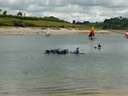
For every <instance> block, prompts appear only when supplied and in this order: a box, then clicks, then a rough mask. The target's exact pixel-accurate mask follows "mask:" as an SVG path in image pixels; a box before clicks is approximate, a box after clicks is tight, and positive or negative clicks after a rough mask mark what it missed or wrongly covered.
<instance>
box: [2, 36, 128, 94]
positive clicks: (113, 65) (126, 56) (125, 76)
mask: <svg viewBox="0 0 128 96" xmlns="http://www.w3.org/2000/svg"><path fill="white" fill-rule="evenodd" d="M98 42H100V43H101V44H102V45H103V48H102V50H95V49H94V48H93V47H94V46H95V45H96V44H97V43H98ZM76 47H80V49H81V52H85V53H86V54H83V55H79V56H75V55H65V56H59V55H44V54H43V52H44V50H45V49H49V48H68V49H70V50H74V49H75V48H76ZM127 91H128V40H127V39H125V38H123V36H121V35H118V36H104V37H101V36H99V37H97V39H96V41H95V42H91V41H89V40H88V38H87V36H82V35H76V36H51V37H48V38H47V37H27V36H26V37H23V36H17V37H15V36H6V37H0V96H128V92H127Z"/></svg>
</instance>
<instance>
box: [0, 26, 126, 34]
mask: <svg viewBox="0 0 128 96" xmlns="http://www.w3.org/2000/svg"><path fill="white" fill-rule="evenodd" d="M89 32H90V30H78V29H64V28H61V29H52V28H47V29H43V28H35V27H25V28H24V27H0V36H4V35H5V36H6V35H7V36H10V35H12V36H45V35H47V33H48V34H50V35H73V34H85V35H87V34H88V33H89ZM124 32H125V30H96V33H97V34H108V35H111V34H123V33H124Z"/></svg>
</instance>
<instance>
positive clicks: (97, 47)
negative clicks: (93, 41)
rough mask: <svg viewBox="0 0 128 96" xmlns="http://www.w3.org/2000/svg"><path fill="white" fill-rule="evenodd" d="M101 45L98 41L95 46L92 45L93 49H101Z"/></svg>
mask: <svg viewBox="0 0 128 96" xmlns="http://www.w3.org/2000/svg"><path fill="white" fill-rule="evenodd" d="M101 48H102V45H101V44H100V43H99V44H98V45H97V46H94V49H101Z"/></svg>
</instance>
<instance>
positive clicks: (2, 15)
mask: <svg viewBox="0 0 128 96" xmlns="http://www.w3.org/2000/svg"><path fill="white" fill-rule="evenodd" d="M7 13H8V12H7V11H6V10H2V9H0V26H18V27H42V28H76V29H90V27H91V26H94V27H95V28H96V29H128V18H124V17H115V18H110V19H105V20H104V22H95V23H90V22H89V21H83V22H79V21H75V20H73V22H72V23H70V22H67V21H64V20H61V19H59V18H56V17H53V16H50V17H26V16H25V13H22V12H20V11H19V12H18V13H17V14H16V15H15V16H14V15H8V14H7Z"/></svg>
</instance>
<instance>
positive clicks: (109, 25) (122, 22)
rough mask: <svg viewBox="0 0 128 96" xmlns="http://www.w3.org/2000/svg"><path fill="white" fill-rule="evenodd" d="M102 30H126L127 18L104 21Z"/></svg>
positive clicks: (127, 25) (127, 26)
mask: <svg viewBox="0 0 128 96" xmlns="http://www.w3.org/2000/svg"><path fill="white" fill-rule="evenodd" d="M102 26H103V29H128V18H126V17H115V18H110V19H105V20H104V22H103V24H102Z"/></svg>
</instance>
